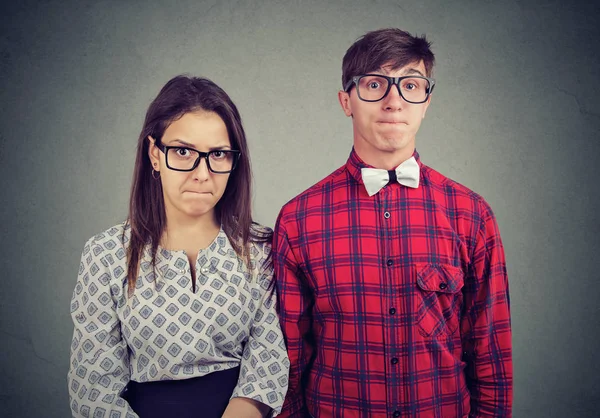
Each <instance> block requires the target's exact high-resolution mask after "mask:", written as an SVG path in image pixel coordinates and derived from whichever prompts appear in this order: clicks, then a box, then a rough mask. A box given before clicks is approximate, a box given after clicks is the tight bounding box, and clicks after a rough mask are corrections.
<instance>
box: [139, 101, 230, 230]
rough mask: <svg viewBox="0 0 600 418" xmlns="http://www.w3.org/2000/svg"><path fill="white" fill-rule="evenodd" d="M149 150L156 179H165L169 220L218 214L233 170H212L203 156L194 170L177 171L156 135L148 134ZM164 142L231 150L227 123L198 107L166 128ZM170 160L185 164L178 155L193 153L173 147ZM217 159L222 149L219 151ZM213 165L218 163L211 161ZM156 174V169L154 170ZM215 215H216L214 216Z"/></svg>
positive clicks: (182, 156)
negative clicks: (155, 137) (159, 144)
mask: <svg viewBox="0 0 600 418" xmlns="http://www.w3.org/2000/svg"><path fill="white" fill-rule="evenodd" d="M148 140H149V141H150V144H149V145H150V146H149V149H148V154H149V157H150V161H151V163H152V168H153V169H154V170H156V171H158V172H159V173H160V178H159V179H157V180H155V181H160V182H161V183H162V189H163V197H164V201H165V212H166V215H167V222H168V221H169V219H173V217H177V218H180V219H185V218H201V217H204V216H209V217H214V216H215V214H214V209H215V206H216V204H217V202H218V201H219V199H221V197H222V196H223V193H224V192H225V188H226V187H227V181H228V180H229V174H217V173H213V172H212V171H210V170H209V169H208V167H207V164H206V159H205V158H203V157H201V158H200V161H199V164H198V166H197V167H196V168H195V169H194V170H192V171H175V170H172V169H170V168H168V167H167V162H166V154H165V153H164V152H163V151H162V150H160V149H159V148H158V147H157V146H156V143H155V139H154V138H152V137H148ZM160 143H161V144H162V145H164V146H168V147H173V146H174V147H185V148H190V149H194V150H197V151H201V152H208V151H213V150H231V142H230V141H229V135H228V134H227V127H226V126H225V123H224V122H223V120H222V119H221V117H220V116H219V115H217V114H216V113H214V112H206V111H197V112H190V113H186V114H184V115H183V116H182V117H181V118H180V119H178V120H176V121H174V122H173V123H171V124H170V125H169V126H168V127H167V129H166V130H165V132H164V134H163V137H162V140H161V141H160ZM168 152H169V164H170V165H171V166H172V167H173V166H175V165H178V164H184V165H185V163H182V162H181V161H182V160H180V161H179V162H177V161H176V158H182V159H183V158H184V157H186V155H190V152H189V151H186V150H183V149H175V150H170V151H168ZM192 154H193V153H192ZM215 155H216V158H215V160H217V159H218V158H219V155H220V154H219V153H217V154H215ZM211 166H212V167H213V169H214V168H215V166H216V163H213V164H212V165H211ZM154 175H155V176H156V173H154ZM213 219H214V218H213Z"/></svg>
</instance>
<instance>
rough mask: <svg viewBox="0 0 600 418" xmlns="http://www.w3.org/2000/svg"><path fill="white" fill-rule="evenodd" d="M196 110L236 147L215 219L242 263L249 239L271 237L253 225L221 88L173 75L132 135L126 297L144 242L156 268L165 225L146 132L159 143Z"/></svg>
mask: <svg viewBox="0 0 600 418" xmlns="http://www.w3.org/2000/svg"><path fill="white" fill-rule="evenodd" d="M200 110H203V111H207V112H215V113H216V114H218V115H219V116H220V117H221V119H223V122H224V123H225V126H226V127H227V133H228V135H229V141H230V142H231V147H232V149H234V150H238V151H241V156H240V158H239V161H238V163H237V165H236V167H235V170H234V171H233V172H232V173H231V174H230V176H229V180H228V182H227V187H226V189H225V192H224V194H223V196H222V197H221V199H220V200H219V201H218V202H217V204H216V206H215V213H216V216H217V221H218V222H220V223H221V226H222V228H223V230H224V232H225V234H226V235H227V238H229V241H230V242H231V245H232V246H233V248H234V249H235V252H236V253H237V254H238V256H240V257H243V258H244V259H245V261H246V263H249V261H250V258H249V254H250V252H249V243H250V241H267V240H269V239H270V238H271V234H270V233H266V232H265V231H263V230H260V229H258V228H256V226H255V224H254V223H253V221H252V214H251V207H252V202H251V183H252V173H251V170H250V157H249V155H248V146H247V143H246V134H245V132H244V128H243V126H242V118H241V117H240V114H239V112H238V110H237V108H236V106H235V104H234V103H233V102H232V101H231V99H230V98H229V96H228V95H227V93H225V91H223V89H221V88H220V87H219V86H217V85H216V84H215V83H213V82H212V81H210V80H208V79H206V78H199V77H188V76H185V75H179V76H177V77H174V78H172V79H171V80H169V82H167V84H165V86H164V87H163V88H162V89H161V90H160V92H159V93H158V96H156V98H155V99H154V100H153V101H152V103H151V104H150V106H149V107H148V111H147V112H146V119H145V121H144V126H143V128H142V131H141V132H140V136H139V138H138V145H137V154H136V159H135V167H134V170H133V184H132V187H131V197H130V200H129V216H128V219H127V222H128V223H129V225H130V226H131V238H130V241H129V246H128V248H127V263H128V266H127V283H128V295H130V296H131V295H132V294H133V291H134V289H135V284H136V280H137V276H138V272H139V265H140V260H141V258H142V255H143V252H144V248H145V246H146V245H150V249H151V255H152V265H153V267H156V252H157V249H158V244H159V241H160V238H161V236H162V233H163V232H164V230H165V227H166V214H165V204H164V199H163V191H162V184H161V182H160V181H156V180H154V179H153V178H152V166H151V163H150V159H149V157H148V147H149V141H148V136H152V137H153V138H154V139H155V140H156V141H157V142H159V141H160V140H161V138H162V136H163V134H164V132H165V130H166V129H167V127H168V126H169V125H170V124H171V123H172V122H174V121H176V120H178V119H179V118H181V117H182V116H183V115H184V114H186V113H190V112H195V111H200Z"/></svg>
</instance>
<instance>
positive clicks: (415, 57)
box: [342, 28, 435, 88]
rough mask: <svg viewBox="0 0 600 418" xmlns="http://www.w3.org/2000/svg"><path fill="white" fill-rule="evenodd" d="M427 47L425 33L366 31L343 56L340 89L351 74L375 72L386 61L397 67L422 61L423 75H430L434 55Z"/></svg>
mask: <svg viewBox="0 0 600 418" xmlns="http://www.w3.org/2000/svg"><path fill="white" fill-rule="evenodd" d="M430 48H431V42H428V41H427V39H425V35H422V36H421V37H416V36H412V35H411V34H410V33H408V32H405V31H403V30H400V29H395V28H388V29H379V30H375V31H372V32H368V33H366V34H365V35H363V36H362V37H360V38H358V39H357V40H356V42H354V43H353V44H352V46H351V47H350V48H348V50H347V51H346V55H344V60H343V61H342V88H344V87H345V86H346V85H347V84H348V82H349V81H350V80H351V79H352V77H354V76H357V75H361V74H366V73H370V72H372V71H376V70H378V69H380V68H381V67H382V66H384V65H385V64H390V65H391V66H392V68H393V69H397V68H401V67H404V66H405V65H408V64H410V63H413V62H420V61H421V60H422V61H423V63H424V64H425V72H426V74H425V75H426V76H427V77H431V74H432V72H433V64H434V62H435V57H434V55H433V52H431V49H430Z"/></svg>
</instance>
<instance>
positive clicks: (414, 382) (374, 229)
mask: <svg viewBox="0 0 600 418" xmlns="http://www.w3.org/2000/svg"><path fill="white" fill-rule="evenodd" d="M414 155H415V158H416V159H417V161H418V163H419V166H420V168H421V169H420V176H421V178H420V185H419V187H418V188H416V189H411V188H408V187H404V186H401V185H400V184H398V183H393V184H388V185H387V186H385V187H384V188H383V189H382V190H381V191H379V193H377V194H376V195H374V196H372V197H369V196H368V195H367V192H366V190H365V188H364V185H363V182H362V179H361V172H360V169H361V167H368V166H367V165H366V164H365V163H364V162H363V161H361V160H360V158H359V157H358V155H357V154H356V153H355V152H354V151H352V153H351V154H350V158H349V159H348V162H347V163H346V164H345V165H344V166H342V167H341V168H339V169H338V170H336V171H335V172H333V173H332V174H331V175H329V176H328V177H326V178H325V179H323V180H322V181H320V182H319V183H317V184H316V185H314V186H313V187H311V188H310V189H308V190H306V191H305V192H303V193H302V194H300V195H299V196H297V197H296V198H294V199H292V200H291V201H290V202H288V203H287V204H286V205H285V206H284V207H283V209H282V210H281V213H280V214H279V218H278V220H277V226H276V232H275V243H274V249H275V250H274V263H275V274H276V279H277V280H276V282H277V289H278V293H279V312H280V320H281V325H282V328H283V331H284V335H285V337H286V341H287V348H288V353H289V357H290V362H291V369H290V385H289V390H288V395H287V398H286V401H285V404H284V407H283V412H282V414H281V415H280V416H281V417H288V416H289V417H304V416H308V415H306V413H307V412H308V413H309V414H310V415H312V416H313V417H315V418H323V417H343V418H352V417H436V418H438V417H439V418H451V417H467V416H469V417H510V416H511V405H512V353H511V331H510V313H509V297H508V281H507V276H506V267H505V261H504V251H503V247H502V242H501V240H500V235H499V232H498V227H497V225H496V221H495V218H494V215H493V213H492V211H491V209H490V207H489V206H488V204H487V203H486V202H485V201H484V200H483V199H482V198H481V197H480V196H479V195H477V194H475V193H473V192H472V191H470V190H468V189H467V188H465V187H463V186H461V185H460V184H457V183H456V182H454V181H452V180H450V179H448V178H446V177H444V176H442V175H441V174H439V173H438V172H436V171H434V170H433V169H431V168H429V167H427V166H425V165H423V164H422V163H421V161H420V159H419V155H418V154H417V153H416V152H415V154H414ZM303 410H304V412H303Z"/></svg>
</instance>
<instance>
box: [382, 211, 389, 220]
mask: <svg viewBox="0 0 600 418" xmlns="http://www.w3.org/2000/svg"><path fill="white" fill-rule="evenodd" d="M390 216H391V215H390V213H389V212H385V213H384V214H383V217H384V218H385V219H390Z"/></svg>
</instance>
